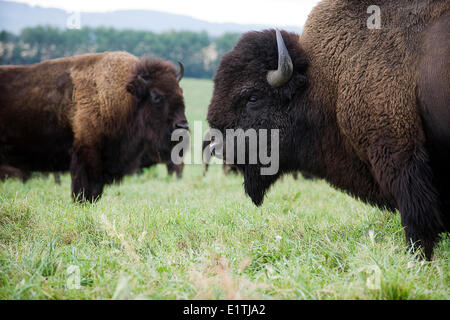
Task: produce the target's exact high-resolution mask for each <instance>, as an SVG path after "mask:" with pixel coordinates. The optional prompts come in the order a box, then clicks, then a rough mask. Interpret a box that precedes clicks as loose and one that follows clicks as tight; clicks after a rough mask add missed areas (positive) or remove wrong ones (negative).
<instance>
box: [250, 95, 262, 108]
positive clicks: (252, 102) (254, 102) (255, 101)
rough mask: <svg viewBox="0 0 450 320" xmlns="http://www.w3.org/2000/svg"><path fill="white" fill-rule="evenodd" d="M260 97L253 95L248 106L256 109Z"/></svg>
mask: <svg viewBox="0 0 450 320" xmlns="http://www.w3.org/2000/svg"><path fill="white" fill-rule="evenodd" d="M258 105H259V103H258V98H257V97H256V96H251V97H250V98H248V101H247V108H250V109H256V108H258Z"/></svg>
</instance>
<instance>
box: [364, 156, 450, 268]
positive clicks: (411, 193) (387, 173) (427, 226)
mask: <svg viewBox="0 0 450 320" xmlns="http://www.w3.org/2000/svg"><path fill="white" fill-rule="evenodd" d="M402 158H403V159H406V160H405V161H403V165H402V166H398V167H396V168H397V170H393V169H392V168H391V167H389V166H384V165H383V161H382V160H381V159H377V160H378V161H376V160H375V159H372V161H371V162H372V166H373V167H374V172H375V175H376V177H377V179H378V181H379V183H380V184H381V185H382V186H383V187H386V188H387V189H388V190H390V192H391V194H392V195H393V197H394V199H395V200H396V202H397V207H398V209H399V211H400V214H401V221H402V225H403V228H404V229H405V235H406V241H407V243H408V245H410V246H413V248H415V247H422V248H423V250H424V254H425V257H426V259H427V260H431V258H432V254H433V247H434V245H435V243H436V242H437V241H438V239H439V234H440V233H441V232H443V231H444V227H443V221H442V218H443V216H442V213H441V210H440V207H441V206H440V199H439V194H438V192H437V190H436V188H435V186H434V185H433V175H432V170H431V167H430V165H429V158H428V155H427V153H426V152H425V150H423V149H421V148H416V149H415V150H414V152H413V153H412V155H410V156H409V157H402ZM397 159H398V158H397ZM389 160H391V161H392V159H389ZM387 162H389V163H390V161H387Z"/></svg>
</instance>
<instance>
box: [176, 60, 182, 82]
mask: <svg viewBox="0 0 450 320" xmlns="http://www.w3.org/2000/svg"><path fill="white" fill-rule="evenodd" d="M178 64H179V65H180V70H178V74H177V80H178V82H180V80H181V79H183V76H184V65H183V63H182V62H181V61H178Z"/></svg>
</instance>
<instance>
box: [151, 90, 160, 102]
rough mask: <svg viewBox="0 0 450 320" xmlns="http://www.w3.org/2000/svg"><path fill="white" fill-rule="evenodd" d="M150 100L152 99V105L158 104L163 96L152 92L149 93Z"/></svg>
mask: <svg viewBox="0 0 450 320" xmlns="http://www.w3.org/2000/svg"><path fill="white" fill-rule="evenodd" d="M151 99H152V103H154V104H160V103H161V101H162V100H163V96H162V95H160V94H158V93H156V92H152V93H151Z"/></svg>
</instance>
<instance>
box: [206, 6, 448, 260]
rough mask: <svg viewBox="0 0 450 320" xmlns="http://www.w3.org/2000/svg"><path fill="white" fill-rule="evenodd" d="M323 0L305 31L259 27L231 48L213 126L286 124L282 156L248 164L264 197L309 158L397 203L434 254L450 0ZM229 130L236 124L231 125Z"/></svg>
mask: <svg viewBox="0 0 450 320" xmlns="http://www.w3.org/2000/svg"><path fill="white" fill-rule="evenodd" d="M370 4H371V1H350V0H339V1H338V0H325V1H322V2H321V3H320V4H319V5H318V6H316V7H315V9H313V11H312V12H311V14H310V15H309V18H308V20H307V23H306V25H305V28H304V31H303V33H302V35H301V36H298V35H296V34H293V33H288V32H279V31H277V32H275V31H274V30H266V31H263V32H249V33H247V34H245V35H243V36H242V37H241V39H240V40H239V42H238V43H237V45H236V46H235V47H234V48H233V50H232V51H231V52H229V53H227V54H226V55H225V56H224V57H223V59H222V60H221V63H220V66H219V68H218V71H217V73H216V75H215V78H214V84H215V87H214V95H213V98H212V100H211V103H210V106H209V110H208V121H209V124H210V126H211V128H216V129H218V130H220V131H221V132H222V133H223V134H225V135H226V131H225V130H226V129H236V128H242V129H244V130H247V129H249V128H255V129H261V128H262V129H274V128H276V129H279V162H280V168H279V171H278V173H277V174H275V175H261V174H260V168H261V167H262V164H261V163H260V162H258V163H257V164H254V165H253V164H252V165H249V164H246V165H241V169H242V170H243V172H244V177H245V183H244V187H245V191H246V193H247V194H248V195H249V196H250V197H251V198H252V200H253V202H254V203H255V204H256V205H260V204H261V203H262V201H263V198H264V194H265V192H266V190H267V189H268V188H269V187H270V185H271V184H273V183H274V182H275V181H276V180H277V178H278V177H279V176H280V175H282V174H284V173H286V172H292V171H294V170H305V171H306V172H310V173H312V174H313V175H314V176H317V177H319V178H324V179H326V180H327V181H329V182H330V183H331V184H332V185H333V186H335V187H336V188H339V189H342V190H346V191H347V192H348V193H350V194H351V195H353V196H355V197H358V198H360V199H362V200H363V201H366V202H369V203H371V204H374V205H378V206H380V207H385V208H388V209H390V210H393V209H398V210H399V211H400V213H401V221H402V225H403V227H404V230H405V233H406V239H407V242H408V243H409V244H410V243H416V244H418V245H421V246H422V247H423V248H424V253H425V255H426V257H427V258H428V259H431V257H432V251H433V246H434V244H435V242H436V241H437V240H438V236H439V234H440V233H441V232H444V231H449V229H450V228H449V215H450V167H449V166H448V164H449V163H450V81H449V80H450V79H449V77H450V2H449V1H448V0H443V1H427V2H425V1H409V0H400V1H388V0H381V1H378V2H377V4H378V5H379V7H380V11H381V18H382V20H381V28H379V29H369V28H367V25H366V21H367V19H368V16H369V15H368V14H367V8H368V6H369V5H370ZM225 139H226V136H225Z"/></svg>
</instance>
